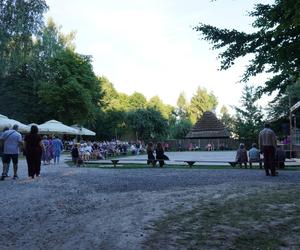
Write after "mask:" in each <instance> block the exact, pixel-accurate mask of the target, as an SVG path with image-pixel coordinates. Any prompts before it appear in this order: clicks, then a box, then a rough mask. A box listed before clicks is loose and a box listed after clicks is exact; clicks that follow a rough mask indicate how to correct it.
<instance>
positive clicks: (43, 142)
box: [0, 125, 63, 180]
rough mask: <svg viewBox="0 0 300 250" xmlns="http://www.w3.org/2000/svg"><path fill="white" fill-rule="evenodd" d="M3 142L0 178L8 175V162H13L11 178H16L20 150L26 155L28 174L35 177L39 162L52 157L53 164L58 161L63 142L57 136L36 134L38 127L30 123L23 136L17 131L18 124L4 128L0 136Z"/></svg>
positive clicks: (38, 170)
mask: <svg viewBox="0 0 300 250" xmlns="http://www.w3.org/2000/svg"><path fill="white" fill-rule="evenodd" d="M0 139H1V141H2V144H3V151H2V150H1V154H2V155H1V158H2V164H3V172H2V176H1V179H0V180H5V178H6V177H8V171H9V166H10V162H11V161H12V163H13V171H14V175H13V179H18V178H19V177H18V161H19V154H20V152H21V151H22V152H23V154H24V155H25V157H26V162H27V166H28V176H29V177H30V178H32V179H33V178H35V177H39V176H40V171H41V162H42V161H43V162H44V163H45V164H50V162H51V160H52V159H53V161H54V164H58V163H59V159H60V154H61V151H62V150H63V143H62V141H61V139H60V138H58V137H57V136H53V137H47V136H44V137H43V138H42V137H41V136H40V135H39V134H38V127H37V126H36V125H32V126H31V128H30V133H28V134H26V135H25V136H24V138H23V137H22V135H21V134H20V133H19V132H18V125H14V126H13V127H12V129H9V128H4V129H3V132H2V134H1V136H0Z"/></svg>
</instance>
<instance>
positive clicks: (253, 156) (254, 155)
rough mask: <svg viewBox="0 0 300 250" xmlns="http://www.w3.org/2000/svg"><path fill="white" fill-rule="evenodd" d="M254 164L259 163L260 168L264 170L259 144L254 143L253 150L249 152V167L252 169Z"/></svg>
mask: <svg viewBox="0 0 300 250" xmlns="http://www.w3.org/2000/svg"><path fill="white" fill-rule="evenodd" d="M252 162H258V163H259V168H260V169H262V159H261V158H260V152H259V150H258V148H257V144H256V143H253V144H252V148H251V149H250V150H249V165H250V168H252Z"/></svg>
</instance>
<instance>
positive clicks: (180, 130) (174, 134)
mask: <svg viewBox="0 0 300 250" xmlns="http://www.w3.org/2000/svg"><path fill="white" fill-rule="evenodd" d="M191 128H192V123H191V121H190V120H189V119H179V120H176V121H175V123H174V124H171V126H170V128H169V138H170V139H183V138H184V137H185V136H186V135H187V133H188V132H189V131H190V130H191Z"/></svg>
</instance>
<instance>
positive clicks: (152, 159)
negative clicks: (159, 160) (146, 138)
mask: <svg viewBox="0 0 300 250" xmlns="http://www.w3.org/2000/svg"><path fill="white" fill-rule="evenodd" d="M147 156H148V160H147V165H149V164H150V163H152V165H153V167H154V166H155V165H156V161H155V156H154V149H153V143H152V142H149V143H148V145H147Z"/></svg>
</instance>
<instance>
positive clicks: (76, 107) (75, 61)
mask: <svg viewBox="0 0 300 250" xmlns="http://www.w3.org/2000/svg"><path fill="white" fill-rule="evenodd" d="M49 66H50V71H51V72H52V76H51V78H50V79H49V81H46V82H45V83H43V84H42V86H41V88H40V90H39V95H40V97H41V99H42V102H43V103H45V104H46V105H47V106H48V107H49V114H48V115H49V117H53V118H56V119H58V120H61V121H64V122H66V123H69V124H70V123H79V124H84V123H85V122H86V120H89V121H93V120H94V119H95V112H96V110H95V109H96V108H97V106H98V103H99V99H100V95H101V91H100V86H99V81H98V79H97V77H96V76H95V74H94V72H93V70H92V65H91V59H90V57H88V56H83V55H79V54H77V53H75V52H74V51H72V50H68V49H67V50H65V51H63V52H61V53H59V54H58V55H57V56H56V57H54V58H53V59H51V60H50V63H49ZM66 114H68V115H67V116H66Z"/></svg>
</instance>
